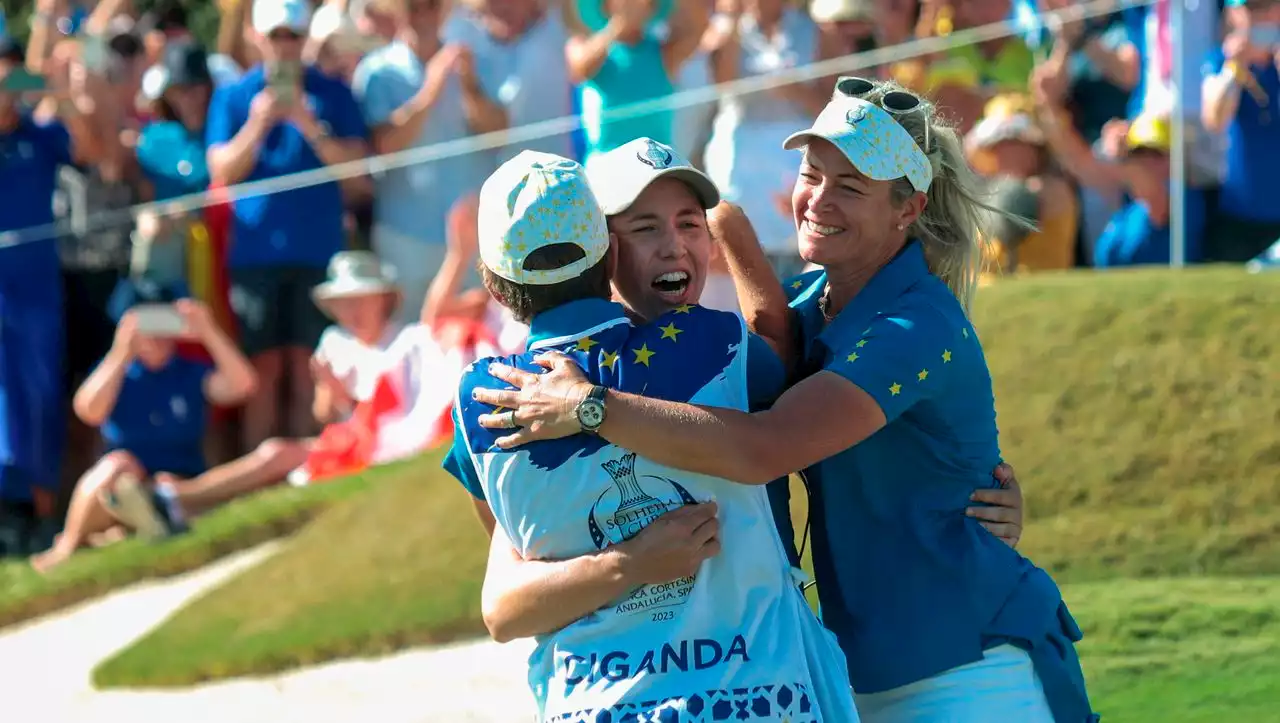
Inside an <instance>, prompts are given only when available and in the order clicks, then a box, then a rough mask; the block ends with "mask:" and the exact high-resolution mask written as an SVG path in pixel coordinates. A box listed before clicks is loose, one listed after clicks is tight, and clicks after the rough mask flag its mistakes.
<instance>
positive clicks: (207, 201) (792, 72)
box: [0, 0, 1157, 250]
mask: <svg viewBox="0 0 1280 723" xmlns="http://www.w3.org/2000/svg"><path fill="white" fill-rule="evenodd" d="M1156 1H1157V0H1136V1H1134V0H1094V1H1093V2H1086V3H1080V4H1077V5H1073V6H1071V7H1068V8H1064V9H1062V10H1058V11H1054V12H1041V13H1038V14H1037V15H1036V18H1037V19H1038V20H1039V21H1040V22H1042V23H1044V22H1046V21H1049V22H1073V21H1078V20H1087V19H1089V18H1093V17H1098V16H1101V15H1106V14H1108V13H1112V12H1115V11H1117V10H1120V9H1123V8H1127V7H1144V6H1147V5H1151V4H1154V3H1155V2H1156ZM1021 31H1022V28H1021V27H1019V25H1018V24H1017V23H1016V22H1015V21H1013V20H1004V21H1001V22H997V23H991V24H989V25H983V26H981V27H977V28H968V29H965V30H957V31H955V32H953V33H950V34H948V35H946V36H939V37H928V38H921V39H918V40H911V41H908V42H905V43H899V44H897V45H892V46H888V47H884V48H877V49H875V50H870V51H866V52H861V53H851V54H849V55H845V56H841V57H839V58H832V59H829V60H823V61H818V62H814V63H809V64H807V65H802V66H798V67H795V68H788V69H786V70H782V71H778V72H776V73H771V74H769V75H762V76H751V77H747V78H739V79H736V80H732V81H728V82H725V83H719V84H715V85H708V86H703V87H700V88H690V89H687V90H681V91H677V92H675V93H672V94H670V95H666V96H663V97H661V98H655V99H653V100H649V101H643V102H640V103H632V104H628V105H626V106H622V107H619V108H615V109H611V110H610V111H607V112H606V113H604V114H603V116H602V117H601V120H602V122H608V121H614V120H622V119H626V118H634V117H637V116H643V115H647V114H649V113H654V112H657V111H668V110H676V109H679V108H685V107H689V106H695V105H701V104H704V103H712V102H716V101H718V100H721V99H723V98H727V97H736V96H741V95H748V94H750V93H760V92H763V91H767V90H772V89H774V88H779V87H782V86H786V85H791V84H793V83H802V82H806V81H812V80H816V79H818V78H823V77H827V76H830V75H836V74H839V73H848V72H852V71H855V70H858V69H860V68H869V67H874V66H880V65H889V64H892V63H898V62H902V61H904V60H911V59H914V58H919V57H922V56H927V55H932V54H935V53H941V52H946V51H949V50H952V49H954V48H958V47H962V46H966V45H974V44H976V43H982V42H986V41H989V40H997V39H1000V38H1006V37H1010V36H1014V35H1017V34H1018V33H1019V32H1021ZM581 125H582V120H581V118H579V117H578V116H576V115H569V116H563V117H560V118H553V119H550V120H545V121H539V122H537V123H530V124H528V125H524V126H518V127H515V128H509V129H506V130H501V131H493V132H490V133H483V134H479V135H473V136H467V137H465V138H458V139H454V140H449V141H444V142H441V143H433V144H431V145H427V146H419V147H417V148H409V149H406V150H403V151H398V152H395V153H387V154H383V155H380V156H371V157H367V158H362V159H359V160H356V161H350V162H347V163H340V164H336V165H332V166H327V167H324V168H317V169H313V170H308V171H300V172H298V173H291V174H288V175H284V176H275V177H272V178H264V179H260V180H257V181H250V182H245V183H239V184H236V185H234V186H229V187H226V188H224V189H221V190H220V192H219V193H218V194H217V195H215V193H214V192H212V191H202V192H200V193H193V194H189V195H186V196H180V197H177V198H173V199H169V200H166V201H158V202H150V203H141V204H137V205H134V206H130V207H128V208H123V209H115V210H110V211H102V212H98V213H96V214H94V215H93V216H91V217H89V218H88V219H87V220H86V221H84V222H82V223H77V224H76V226H75V231H76V232H79V233H83V232H85V231H90V230H101V229H105V228H109V227H112V226H121V225H126V224H129V223H132V222H133V221H134V220H135V219H136V218H137V217H138V216H139V215H143V214H155V215H158V216H161V217H164V216H170V215H176V214H183V213H189V212H191V211H195V210H198V209H202V208H205V207H208V206H213V205H216V204H218V203H222V202H223V201H225V200H228V199H232V200H234V199H242V198H253V197H256V196H264V195H268V194H272V193H280V192H282V191H290V190H293V189H297V188H306V187H309V186H316V185H320V184H324V183H330V182H334V181H341V180H345V179H349V178H356V177H359V176H364V175H370V174H378V173H383V172H386V171H390V170H394V169H398V168H405V167H407V166H413V165H417V164H420V163H430V162H431V161H438V160H441V159H444V158H454V157H457V156H462V155H467V154H471V153H477V152H480V151H487V150H493V149H498V148H502V147H504V146H513V145H519V144H521V143H525V142H528V141H531V140H536V139H540V138H547V137H550V136H556V135H561V134H564V133H569V132H572V131H574V130H576V129H577V128H579V127H580V126H581ZM69 231H71V224H70V223H69V222H68V221H66V220H62V221H57V222H54V223H51V224H41V225H37V226H28V227H26V228H21V229H14V230H12V231H6V232H2V233H0V250H3V249H4V248H5V247H8V246H16V245H18V244H23V243H32V242H36V241H42V240H46V239H50V238H56V237H58V236H61V235H64V234H66V233H68V232H69Z"/></svg>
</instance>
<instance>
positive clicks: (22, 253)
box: [0, 116, 71, 298]
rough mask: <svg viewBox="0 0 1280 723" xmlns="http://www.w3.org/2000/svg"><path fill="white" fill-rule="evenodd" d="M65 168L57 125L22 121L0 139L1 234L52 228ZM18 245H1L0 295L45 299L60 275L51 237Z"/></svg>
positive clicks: (64, 137)
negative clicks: (61, 170) (55, 196)
mask: <svg viewBox="0 0 1280 723" xmlns="http://www.w3.org/2000/svg"><path fill="white" fill-rule="evenodd" d="M70 164H71V136H70V135H69V134H68V133H67V129H66V127H65V126H63V125H62V124H61V123H59V122H57V121H51V122H49V123H37V122H36V121H35V120H34V119H32V118H31V117H30V116H23V117H22V118H21V120H19V121H18V126H17V128H15V129H14V130H13V131H12V132H10V133H0V233H3V232H5V231H18V230H21V229H26V228H28V227H31V226H44V225H46V224H51V223H53V220H54V219H53V193H54V189H55V188H56V186H57V178H58V166H60V165H70ZM21 240H22V241H23V243H20V244H18V245H16V246H13V245H7V244H0V294H3V293H5V292H6V291H7V290H13V291H15V292H17V291H18V290H21V293H22V294H23V295H34V296H35V297H36V298H47V297H48V296H49V295H50V294H51V293H53V292H54V290H53V288H52V286H54V285H56V284H51V282H50V279H51V278H54V277H53V275H55V274H57V273H58V269H59V264H58V249H57V244H56V242H55V241H54V238H53V236H52V235H49V236H47V237H45V238H38V239H37V238H29V237H24V238H22V239H21ZM54 280H55V281H56V279H54ZM55 298H56V297H55Z"/></svg>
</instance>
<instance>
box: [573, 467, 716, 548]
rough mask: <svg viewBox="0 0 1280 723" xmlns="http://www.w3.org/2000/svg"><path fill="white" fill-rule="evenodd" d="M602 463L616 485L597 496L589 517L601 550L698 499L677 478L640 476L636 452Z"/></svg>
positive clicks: (595, 541) (589, 525) (592, 533)
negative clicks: (637, 468)
mask: <svg viewBox="0 0 1280 723" xmlns="http://www.w3.org/2000/svg"><path fill="white" fill-rule="evenodd" d="M600 466H601V467H602V468H604V471H605V472H608V473H609V479H610V480H611V481H612V482H613V484H612V485H611V486H610V487H608V488H606V489H605V491H604V492H602V493H601V494H600V497H599V498H597V499H596V503H595V504H594V505H592V507H591V515H590V516H589V518H588V520H587V526H588V528H589V529H590V532H591V541H592V542H594V543H595V545H596V547H597V548H599V549H604V548H605V547H608V546H609V545H616V544H618V543H620V542H624V541H626V540H629V539H631V538H632V537H634V536H635V535H636V534H637V533H639V532H640V531H641V530H643V529H644V528H645V527H648V526H649V524H650V523H651V522H653V521H654V520H656V519H657V518H658V517H660V516H661V515H662V513H664V512H666V511H667V510H672V509H675V508H677V507H681V506H683V505H691V504H696V502H697V500H695V499H694V498H693V495H691V494H689V491H688V490H686V489H685V488H684V487H681V486H680V485H679V484H678V483H677V482H676V481H675V480H671V479H668V478H666V477H657V476H655V475H640V476H637V475H636V455H635V452H631V453H628V454H625V455H623V456H622V457H619V458H618V459H611V460H609V461H607V462H604V463H602V464H601V465H600Z"/></svg>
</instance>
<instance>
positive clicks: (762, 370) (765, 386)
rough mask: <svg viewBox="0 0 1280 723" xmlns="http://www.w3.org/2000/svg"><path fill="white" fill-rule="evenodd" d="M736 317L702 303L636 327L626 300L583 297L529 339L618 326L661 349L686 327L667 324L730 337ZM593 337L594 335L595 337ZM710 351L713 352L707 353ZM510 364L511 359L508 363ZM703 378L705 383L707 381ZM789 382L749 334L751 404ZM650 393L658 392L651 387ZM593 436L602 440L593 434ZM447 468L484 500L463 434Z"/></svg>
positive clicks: (538, 323)
mask: <svg viewBox="0 0 1280 723" xmlns="http://www.w3.org/2000/svg"><path fill="white" fill-rule="evenodd" d="M733 318H736V315H734V314H729V313H728V312H720V311H712V310H710V309H704V308H702V307H700V306H693V305H686V306H681V307H678V308H677V309H675V310H673V311H670V312H667V313H666V314H664V315H663V316H662V317H660V318H659V319H658V320H657V321H654V322H650V323H649V324H646V325H644V326H633V325H632V324H631V322H630V321H629V320H628V319H627V316H626V311H625V309H624V308H623V307H622V305H621V304H616V303H612V302H608V301H604V300H602V299H583V300H580V301H574V302H571V303H568V304H565V305H563V306H559V307H556V308H555V309H551V310H550V311H546V312H543V313H541V314H538V315H537V316H535V317H534V318H533V321H532V322H531V323H530V324H529V342H528V343H529V348H530V349H534V347H535V346H542V347H544V350H545V348H555V346H554V341H555V340H556V339H561V338H564V339H577V338H579V337H580V336H581V334H582V333H583V332H584V331H586V330H589V329H596V328H600V329H606V328H613V329H615V330H616V332H617V333H629V334H630V336H631V340H630V343H629V346H628V348H633V347H634V348H640V347H641V346H642V345H644V344H647V343H649V340H650V338H651V337H652V338H653V339H654V340H655V341H654V343H653V344H652V345H651V346H652V348H653V349H658V348H659V345H658V342H662V343H663V344H664V345H665V344H670V343H673V340H672V337H673V336H674V337H675V338H676V339H680V333H682V332H683V331H685V329H680V330H679V331H677V332H670V331H668V332H665V333H664V331H663V329H662V327H663V326H664V325H669V324H675V325H676V327H677V328H679V327H681V326H683V325H684V324H685V322H686V320H688V322H689V323H693V324H697V325H699V329H701V328H702V327H703V326H707V327H711V328H715V329H718V330H719V331H718V333H717V335H716V336H714V337H710V336H708V339H712V338H714V339H719V338H720V337H724V338H726V339H728V338H729V337H728V336H725V334H727V333H728V332H727V331H725V330H726V329H729V327H732V325H733V322H732V319H733ZM739 323H741V322H739ZM695 331H696V330H695ZM593 338H595V337H594V335H593ZM691 338H696V337H691ZM733 344H735V345H736V344H737V341H734V342H733ZM682 351H683V352H684V353H689V352H690V351H693V350H692V349H683V350H682ZM698 351H699V352H701V351H703V350H701V349H699V350H698ZM714 351H715V352H724V351H725V350H724V349H719V348H717V349H715V350H714ZM537 353H539V352H538V351H536V350H535V351H533V352H530V353H528V356H529V357H532V356H535V355H536V354H537ZM568 353H569V354H570V355H571V356H573V357H574V358H575V361H577V362H578V363H579V364H580V365H581V366H583V368H584V369H588V371H589V372H590V373H596V374H599V373H602V372H603V371H604V369H611V368H612V367H610V366H609V364H608V361H609V360H607V359H606V360H605V362H604V363H605V367H601V366H600V364H601V362H600V360H598V359H597V360H592V359H591V357H593V356H598V355H588V354H583V353H580V352H577V351H575V350H573V349H570V351H569V352H568ZM708 353H712V352H710V351H708ZM513 359H519V357H513ZM508 363H511V362H510V361H508ZM694 366H696V365H690V366H688V367H687V368H686V370H692V369H693V368H694ZM647 368H648V367H646V369H647ZM708 368H710V367H708ZM624 369H625V367H624ZM695 377H696V374H694V373H693V372H690V374H689V375H688V376H687V378H686V380H685V381H686V382H689V383H688V384H684V385H676V386H677V387H679V388H680V389H685V387H688V390H686V391H687V393H686V394H684V395H683V397H682V398H680V399H676V401H686V400H687V399H688V394H691V393H692V392H693V391H696V390H697V389H698V388H699V386H697V385H695V384H694V382H696V381H697V380H696V379H695ZM702 381H703V383H705V382H706V381H707V380H702ZM785 381H786V370H785V369H784V367H783V364H782V361H781V360H780V359H778V355H777V354H776V353H775V352H774V351H773V347H771V346H769V343H768V342H766V341H765V340H764V339H761V338H760V337H758V336H756V335H755V334H750V335H749V336H748V342H747V396H748V399H749V401H750V403H751V405H752V407H759V406H761V405H766V404H768V403H770V402H772V401H773V400H774V399H776V398H777V396H778V394H779V393H780V392H781V391H782V387H783V384H784V383H785ZM597 383H601V384H604V383H606V381H601V380H599V379H598V378H597ZM614 386H615V387H616V388H623V387H622V386H621V385H614ZM625 390H626V391H636V392H637V393H640V392H641V389H640V388H639V387H637V389H635V390H632V389H630V388H626V389H625ZM648 393H650V394H655V393H654V392H652V391H650V392H648ZM676 396H680V395H676ZM453 423H454V427H455V429H461V422H460V420H459V419H458V409H457V406H456V405H455V406H454V410H453ZM589 439H598V438H595V437H591V438H589ZM443 466H444V468H445V470H447V471H448V472H449V473H450V474H451V475H453V476H454V477H455V478H457V480H458V481H459V482H461V483H462V486H463V487H465V488H466V489H467V491H468V492H470V493H471V495H472V496H473V497H475V498H476V499H478V500H483V499H484V498H485V497H484V489H483V488H482V487H481V483H480V478H479V476H478V475H477V474H476V470H475V466H474V465H473V464H472V463H471V457H470V455H469V453H468V451H467V449H466V446H465V444H464V442H463V440H462V439H461V438H460V437H458V436H455V437H454V443H453V447H452V449H450V451H449V454H448V456H446V457H445V459H444V464H443ZM789 522H790V521H789V520H788V523H789ZM789 539H790V538H785V537H784V542H786V541H789ZM793 546H794V545H790V547H793Z"/></svg>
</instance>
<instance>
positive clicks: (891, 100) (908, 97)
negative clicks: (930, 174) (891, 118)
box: [836, 76, 931, 153]
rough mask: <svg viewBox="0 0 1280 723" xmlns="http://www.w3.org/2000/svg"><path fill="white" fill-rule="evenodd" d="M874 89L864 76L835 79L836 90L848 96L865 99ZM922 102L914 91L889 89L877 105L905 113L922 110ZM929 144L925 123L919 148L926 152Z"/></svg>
mask: <svg viewBox="0 0 1280 723" xmlns="http://www.w3.org/2000/svg"><path fill="white" fill-rule="evenodd" d="M874 90H876V84H875V82H874V81H871V80H867V79H866V78H859V77H856V76H844V77H842V78H840V79H838V80H836V92H837V93H839V94H840V95H843V96H845V97H848V98H858V99H859V100H867V98H866V96H867V95H868V94H870V93H871V92H872V91H874ZM924 103H925V102H924V100H922V99H921V98H920V96H918V95H915V94H914V93H908V92H907V91H905V90H891V91H889V92H888V93H885V94H884V95H882V96H880V102H879V103H878V104H877V105H879V106H880V107H881V108H883V109H884V111H885V112H886V113H889V114H891V115H907V114H909V113H915V112H917V111H923V110H924ZM930 145H931V143H930V138H929V124H928V123H925V124H924V147H923V148H922V149H921V150H923V151H924V152H925V153H928V152H929V146H930Z"/></svg>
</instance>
